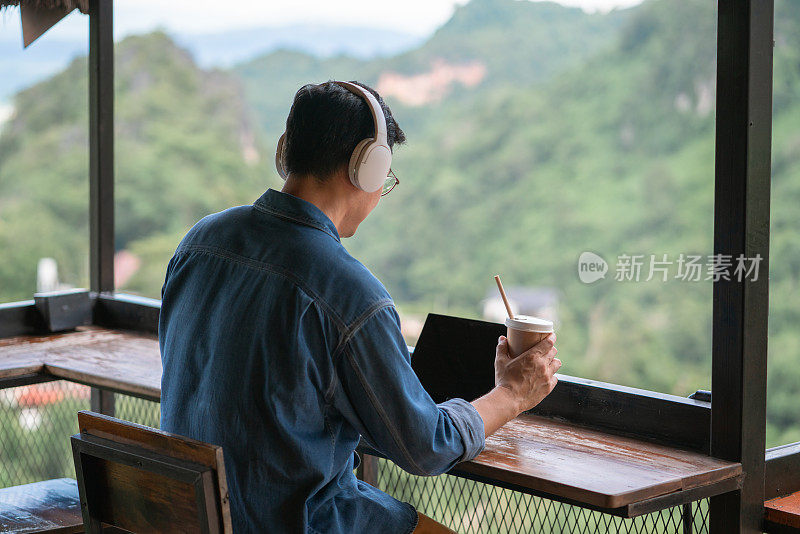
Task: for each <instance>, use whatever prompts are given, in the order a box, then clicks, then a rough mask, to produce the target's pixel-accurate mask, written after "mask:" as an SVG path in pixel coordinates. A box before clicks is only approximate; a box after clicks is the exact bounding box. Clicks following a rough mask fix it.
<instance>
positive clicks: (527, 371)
mask: <svg viewBox="0 0 800 534" xmlns="http://www.w3.org/2000/svg"><path fill="white" fill-rule="evenodd" d="M555 342H556V335H555V334H550V335H549V336H547V337H546V338H544V339H543V340H542V341H540V342H539V343H537V344H536V345H534V346H533V347H531V348H530V349H528V350H527V351H526V352H523V353H522V354H520V355H519V356H518V357H516V358H512V357H511V356H510V355H509V353H508V340H507V339H506V338H505V336H500V339H499V340H498V343H497V355H496V356H495V359H494V382H495V385H496V386H499V387H503V388H506V389H507V390H508V391H510V392H511V395H512V397H513V399H514V400H515V401H516V402H517V407H516V411H517V415H519V414H520V413H522V412H524V411H526V410H530V409H531V408H533V407H534V406H536V405H537V404H539V403H540V402H542V399H544V398H545V397H546V396H547V395H549V394H550V392H551V391H553V388H554V387H556V384H557V383H558V379H557V378H556V377H555V373H556V371H558V369H559V368H560V367H561V360H559V359H558V358H556V354H557V353H558V349H556V347H555Z"/></svg>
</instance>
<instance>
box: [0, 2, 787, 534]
mask: <svg viewBox="0 0 800 534" xmlns="http://www.w3.org/2000/svg"><path fill="white" fill-rule="evenodd" d="M18 3H19V2H0V5H7V4H11V5H16V4H18ZM64 3H65V4H69V6H70V7H74V6H73V4H72V3H70V2H64ZM25 4H26V0H22V5H23V7H24V6H25ZM29 4H31V6H30V7H31V8H34V7H35V8H36V9H43V8H42V7H41V6H42V5H43V4H45V3H44V2H29ZM51 4H54V5H56V4H58V5H60V4H61V2H58V1H56V2H51ZM75 4H76V5H77V6H78V8H79V9H80V10H81V11H82V12H83V13H84V14H85V15H86V16H88V19H89V35H88V38H89V58H88V70H89V72H88V76H89V90H88V101H89V108H90V113H89V146H88V147H87V148H88V152H89V163H90V165H89V170H90V172H89V176H88V181H89V184H90V187H89V217H90V225H89V233H90V235H89V239H90V247H89V250H90V287H89V289H88V290H87V291H80V290H78V291H75V290H73V291H61V292H52V293H47V294H37V295H36V296H35V298H34V295H31V300H26V301H21V302H8V303H3V304H0V388H2V392H1V393H0V421H2V424H0V487H2V489H0V532H18V533H23V532H24V533H29V532H59V533H66V532H84V531H87V532H99V531H101V530H102V527H101V525H102V524H108V525H111V524H115V525H116V526H117V527H118V528H121V529H123V530H121V531H134V532H177V531H195V530H196V531H198V532H230V517H229V515H227V514H228V511H227V507H228V502H227V495H226V494H225V491H224V489H225V481H224V468H223V467H222V466H223V463H224V451H218V450H215V449H214V448H213V447H212V446H209V445H206V444H199V443H196V442H188V444H187V442H183V441H176V442H175V443H178V445H175V444H174V443H173V442H170V441H169V439H172V438H168V437H165V434H159V433H157V432H156V431H154V430H149V429H148V428H144V427H149V428H150V429H157V427H158V424H159V415H160V410H159V399H160V390H161V360H160V355H159V347H158V340H157V328H158V316H159V306H160V302H159V301H157V300H152V299H147V298H143V297H138V296H134V295H128V294H124V293H121V292H118V291H116V290H115V283H114V268H115V266H114V252H115V243H114V238H115V232H114V208H115V204H114V198H115V194H114V193H115V192H114V188H115V181H114V137H113V132H114V99H113V87H114V55H113V39H112V10H113V3H112V1H111V0H88V1H83V2H81V1H78V2H76V3H75ZM717 32H718V33H717V50H718V53H717V92H716V95H717V96H716V110H717V116H716V148H715V154H716V156H715V188H714V230H713V232H714V236H713V243H714V252H715V254H717V253H720V254H721V253H724V254H731V255H733V256H734V257H735V256H737V255H739V254H744V255H745V256H746V257H755V256H756V255H760V256H761V258H763V259H764V260H765V263H767V260H768V258H769V228H770V225H769V219H770V164H771V161H770V141H771V135H772V123H771V109H772V68H773V65H772V47H773V1H772V0H741V1H727V0H720V2H718V20H717ZM43 38H45V39H46V36H45V37H43ZM31 223H32V224H35V223H36V221H31ZM2 261H3V260H2V258H0V262H2ZM762 268H763V267H762ZM768 297H769V278H768V277H766V276H765V277H762V278H760V279H759V280H758V281H753V282H748V281H744V282H741V281H738V282H737V281H736V280H725V279H719V280H717V281H715V282H714V287H713V306H712V307H711V309H710V310H709V313H710V314H711V316H712V324H713V335H712V358H713V363H712V377H711V378H712V379H711V390H710V391H696V392H692V391H687V392H686V396H685V397H682V396H676V395H670V394H664V393H658V392H654V391H648V390H644V389H637V388H633V387H627V386H622V385H616V384H611V383H606V382H599V381H595V380H590V379H584V378H580V377H573V376H566V375H564V376H560V377H559V383H558V385H557V387H556V389H555V390H554V391H553V393H552V394H551V395H550V396H549V397H547V398H546V399H545V401H543V402H542V403H541V404H540V405H539V406H537V407H536V408H534V409H533V410H532V411H530V412H529V413H526V414H524V415H522V416H520V417H518V418H517V419H516V420H514V421H512V422H511V423H509V424H507V425H506V426H505V427H503V428H502V429H501V430H500V431H498V432H497V433H496V434H495V435H493V436H491V437H490V438H488V439H487V444H486V449H485V450H484V451H483V452H482V453H481V454H480V455H479V456H478V457H477V458H475V459H474V460H471V461H468V462H464V463H462V464H459V465H457V466H456V467H455V468H454V469H452V470H451V471H450V472H448V473H447V474H444V475H440V476H435V477H422V476H415V475H411V474H408V473H406V472H404V471H402V470H401V469H399V468H398V467H396V466H395V465H394V464H393V463H392V462H391V461H390V460H388V459H385V458H384V457H383V456H382V454H381V453H380V451H375V450H372V449H370V448H369V447H368V446H367V445H364V446H362V447H360V455H361V459H362V461H361V464H360V466H359V467H358V470H357V476H358V477H359V478H361V479H362V480H364V481H365V482H368V483H370V484H372V485H374V486H376V487H378V488H380V489H382V490H384V491H386V492H388V493H389V494H391V495H393V496H395V497H396V498H398V499H400V500H402V501H406V502H410V503H412V504H413V505H414V506H416V507H417V508H418V509H419V510H420V511H421V512H423V513H425V514H427V515H429V516H431V517H433V518H435V519H436V520H438V521H440V522H442V523H444V524H445V525H448V526H449V527H450V528H452V529H454V530H456V531H457V532H463V533H512V532H513V533H516V532H520V533H533V532H536V533H539V532H547V533H550V532H553V533H562V532H563V533H567V532H575V533H583V532H587V533H588V532H615V533H616V532H620V533H645V532H647V533H650V532H653V533H681V534H687V533H714V534H730V533H735V532H742V533H744V532H747V533H754V532H775V533H781V532H800V443H794V444H789V445H785V446H782V447H777V448H773V449H766V447H765V444H766V391H767V385H766V369H767V352H766V347H767V315H768V307H767V303H768ZM632 327H633V328H635V326H632ZM504 332H505V330H504V327H503V326H502V325H498V324H495V323H490V322H484V321H476V320H470V319H463V318H459V317H450V316H443V315H438V314H430V315H428V318H427V321H426V323H425V326H424V327H423V330H422V334H421V336H420V340H419V341H418V342H417V347H416V349H415V350H414V353H415V355H414V356H413V358H415V359H419V361H422V359H423V358H424V360H425V362H427V363H425V364H422V363H418V364H415V370H416V371H417V372H418V374H419V376H420V379H421V380H422V382H423V384H424V385H425V387H426V389H428V391H429V393H431V396H432V397H433V398H434V399H435V400H437V401H438V400H439V399H441V400H443V399H445V398H447V397H448V396H452V394H453V392H454V391H460V390H459V388H460V387H463V385H464V383H465V382H468V381H469V379H470V377H468V376H458V374H457V373H456V376H451V377H449V378H447V379H445V378H443V377H442V376H441V373H437V372H436V369H437V367H436V362H432V361H431V359H432V358H434V357H435V356H434V354H435V355H436V357H440V358H443V359H448V358H450V359H452V361H456V358H461V359H462V360H461V361H470V360H471V359H474V358H475V357H476V356H477V355H478V351H479V350H480V351H484V350H485V349H486V347H488V350H490V351H491V350H493V348H494V342H495V341H496V339H497V335H498V333H504ZM443 338H447V339H449V340H452V339H453V338H457V339H460V341H457V342H456V343H455V346H453V344H452V343H451V344H449V345H446V344H443V343H442V342H441V339H443ZM459 343H461V345H459ZM448 347H449V348H448ZM482 353H483V352H481V354H482ZM87 410H89V411H91V412H94V413H95V414H102V415H105V416H111V417H113V418H116V419H117V420H119V421H117V420H115V419H110V418H103V417H101V416H96V415H93V414H91V413H85V412H84V413H82V414H81V416H80V417H81V420H80V421H81V422H80V424H79V423H78V421H79V419H78V412H80V411H87ZM132 424H135V425H132ZM136 425H141V426H136ZM12 427H13V428H22V429H24V430H25V431H24V432H11V431H10V430H8V429H10V428H12ZM73 435H74V436H73ZM71 436H73V437H72V438H71ZM175 439H176V440H178V439H179V438H175ZM189 450H191V451H192V452H191V454H189V453H188V452H187V451H189ZM103 451H105V452H103ZM176 451H179V452H176ZM181 451H182V452H181ZM198 451H199V452H198ZM182 454H183V456H181V455H182ZM93 455H95V456H93ZM170 455H177V456H175V457H173V456H170ZM204 455H205V456H204ZM97 458H100V459H101V460H97ZM131 458H135V459H136V460H131ZM176 458H177V459H176ZM209 458H211V460H208V459H209ZM90 460H91V461H90ZM95 460H97V461H95ZM190 460H191V461H190ZM92 462H95V463H92ZM98 462H99V463H98ZM114 462H118V463H120V465H124V466H126V467H125V469H122V468H113V467H112V465H116V464H114ZM137 462H139V463H138V464H137ZM182 462H183V463H182ZM98 466H100V467H98ZM137 466H138V468H141V469H144V471H146V474H145V475H133V474H132V473H133V472H134V471H135V470H136V469H137ZM143 466H144V467H143ZM148 466H149V467H148ZM153 466H155V467H153ZM159 466H160V467H159ZM164 466H168V467H169V468H167V467H164ZM176 466H177V467H176ZM187 466H189V467H187ZM190 468H191V469H196V471H191V469H190ZM187 469H188V470H190V471H191V472H192V473H195V474H196V473H200V475H196V476H197V477H199V478H195V479H192V480H195V481H196V480H206V481H208V480H210V481H211V482H208V484H207V485H205V486H204V485H203V483H199V482H192V484H194V486H191V487H192V488H194V489H193V490H191V491H190V492H189V493H187V494H186V495H188V497H187V500H186V502H185V503H183V504H185V505H186V510H188V511H186V510H184V509H183V508H181V510H182V511H180V512H178V511H175V512H174V515H170V513H169V512H165V510H170V506H164V502H160V501H159V500H158V498H156V497H154V495H155V494H156V493H158V491H156V490H155V489H154V488H153V486H152V481H153V480H155V479H154V478H153V477H159V476H160V477H167V478H169V477H170V476H173V475H174V476H176V477H177V476H179V475H180V473H184V475H185V473H186V472H187V471H186V470H187ZM184 475H180V476H184ZM137 477H139V478H137ZM148 477H150V478H148ZM204 477H206V478H204ZM170 480H172V479H170ZM131 481H133V482H131ZM171 483H172V482H170V484H171ZM125 484H128V485H127V486H126V485H125ZM164 487H167V488H172V486H170V485H169V484H167V485H166V486H164ZM176 487H177V486H176ZM121 488H122V489H121ZM104 495H105V496H111V497H107V498H105V499H104ZM183 497H185V495H184V494H182V493H179V492H176V493H175V494H174V495H172V494H170V495H169V498H174V499H175V502H173V503H171V504H172V505H174V504H175V503H176V502H178V501H179V500H180V499H181V498H183ZM143 503H144V504H143ZM178 508H179V507H178V506H174V509H175V510H177V509H178ZM134 512H135V513H134ZM165 514H166V515H165ZM187 518H188V519H187ZM115 521H116V523H115ZM187 525H189V526H187ZM264 531H265V532H269V526H265V530H264Z"/></svg>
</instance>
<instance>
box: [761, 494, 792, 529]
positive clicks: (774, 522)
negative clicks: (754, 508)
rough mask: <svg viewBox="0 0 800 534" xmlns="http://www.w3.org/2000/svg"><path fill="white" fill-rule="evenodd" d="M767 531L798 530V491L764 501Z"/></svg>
mask: <svg viewBox="0 0 800 534" xmlns="http://www.w3.org/2000/svg"><path fill="white" fill-rule="evenodd" d="M764 520H765V521H766V526H767V527H768V528H767V531H768V532H800V491H798V492H796V493H792V494H790V495H784V496H783V497H777V498H775V499H770V500H768V501H767V502H765V503H764Z"/></svg>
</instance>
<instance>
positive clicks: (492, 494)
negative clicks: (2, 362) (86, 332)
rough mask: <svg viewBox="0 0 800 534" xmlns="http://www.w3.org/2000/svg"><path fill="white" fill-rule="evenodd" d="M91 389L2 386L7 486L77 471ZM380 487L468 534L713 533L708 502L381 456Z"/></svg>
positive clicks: (140, 412) (130, 401) (153, 418)
mask: <svg viewBox="0 0 800 534" xmlns="http://www.w3.org/2000/svg"><path fill="white" fill-rule="evenodd" d="M90 392H91V389H90V388H89V387H87V386H83V385H80V384H75V383H72V382H67V381H62V380H56V381H52V382H45V383H41V384H33V385H29V386H20V387H15V388H9V389H3V390H0V429H2V431H1V432H0V487H6V486H13V485H18V484H27V483H29V482H36V481H39V480H46V479H51V478H60V477H74V476H75V469H74V466H73V461H72V451H71V448H70V443H69V436H71V435H72V434H75V433H77V432H78V424H77V417H76V413H77V412H78V411H79V410H86V409H89V407H90ZM115 410H116V414H115V415H116V416H117V417H119V418H120V419H125V420H127V421H133V422H135V423H139V424H143V425H147V426H151V427H155V428H157V427H158V426H159V418H160V413H161V409H160V404H159V403H157V402H152V401H147V400H143V399H138V398H135V397H130V396H128V395H121V394H116V395H115ZM377 485H378V487H379V488H380V489H382V490H384V491H386V492H387V493H389V494H391V495H393V496H394V497H396V498H398V499H400V500H402V501H405V502H410V503H411V504H413V505H414V506H416V507H417V509H418V510H420V511H421V512H422V513H424V514H426V515H429V516H431V517H433V518H434V519H436V520H438V521H440V522H442V523H444V524H446V525H448V526H450V527H451V528H453V529H454V530H456V531H458V532H460V533H462V534H471V533H476V534H478V533H479V534H487V533H490V534H506V533H525V534H529V533H537V534H538V533H547V534H549V533H559V534H562V533H564V534H566V533H621V534H639V533H657V534H667V533H680V534H684V533H689V532H691V533H693V534H708V501H705V500H704V501H699V502H695V503H692V504H691V505H689V506H688V507H675V508H671V509H668V510H663V511H661V512H656V513H652V514H648V515H645V516H641V517H637V518H634V519H622V518H619V517H615V516H611V515H608V514H603V513H601V512H594V511H591V510H587V509H584V508H580V507H577V506H570V505H567V504H562V503H559V502H556V501H551V500H548V499H542V498H539V497H534V496H531V495H527V494H523V493H519V492H515V491H512V490H507V489H502V488H498V487H496V486H491V485H487V484H482V483H479V482H474V481H471V480H466V479H463V478H459V477H455V476H451V475H442V476H439V477H418V476H414V475H409V474H408V473H405V472H404V471H402V470H401V469H399V468H398V467H396V466H395V465H394V464H393V463H391V462H389V461H386V460H381V459H379V460H378V484H377Z"/></svg>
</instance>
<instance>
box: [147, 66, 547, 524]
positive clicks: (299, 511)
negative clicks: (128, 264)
mask: <svg viewBox="0 0 800 534" xmlns="http://www.w3.org/2000/svg"><path fill="white" fill-rule="evenodd" d="M365 89H366V90H368V91H369V94H367V93H366V91H365ZM370 96H372V97H374V100H373V99H370V98H369V97H370ZM384 125H385V128H383V126H384ZM378 130H380V131H378ZM365 139H366V140H369V141H366V145H365V144H364V143H362V140H365ZM404 140H405V135H404V134H403V132H402V130H401V129H400V127H399V126H398V125H397V123H396V122H395V120H394V118H393V117H392V114H391V111H390V110H389V108H388V107H387V106H386V105H385V104H384V103H383V101H382V100H381V99H380V97H379V96H378V94H377V93H376V92H375V91H374V90H372V89H369V88H367V87H366V86H364V85H361V84H359V85H358V86H351V85H348V84H347V83H344V82H327V83H323V84H320V85H307V86H305V87H303V88H301V89H300V90H299V91H298V92H297V94H296V95H295V99H294V103H293V104H292V108H291V111H290V112H289V117H288V119H287V121H286V133H285V135H284V136H283V137H282V139H281V142H280V144H279V150H278V157H277V166H278V169H279V171H280V172H281V173H282V174H284V175H285V176H286V183H285V186H284V188H283V190H282V191H281V192H279V191H275V190H268V191H267V192H266V193H265V194H264V195H262V196H261V198H259V199H258V200H256V202H255V203H254V204H253V205H251V206H239V207H236V208H231V209H228V210H225V211H223V212H221V213H217V214H214V215H210V216H208V217H206V218H204V219H203V220H201V221H200V222H198V223H197V224H196V225H195V226H194V227H193V228H192V229H191V230H190V231H189V233H188V234H187V235H186V237H185V238H184V239H183V241H182V242H181V244H180V245H179V246H178V248H177V250H176V252H175V255H174V256H173V258H172V260H171V261H170V263H169V266H168V268H167V275H166V281H165V283H164V288H163V290H162V298H163V302H162V308H161V318H160V327H159V340H160V344H161V354H162V361H163V367H164V374H163V378H162V397H161V406H162V408H161V409H162V416H161V426H162V428H163V429H164V430H168V431H170V432H175V433H178V434H182V435H186V436H190V437H193V438H196V439H200V440H203V441H206V442H209V443H214V444H217V445H221V446H222V447H223V451H224V455H225V466H226V473H227V480H228V487H229V493H230V503H231V514H232V519H233V525H234V530H235V531H236V532H270V533H282V532H285V533H291V534H296V533H302V532H308V533H312V534H314V533H321V534H327V533H348V534H356V533H362V532H369V533H384V532H386V533H402V534H405V533H408V532H412V531H415V529H416V531H417V532H422V531H423V530H424V529H437V528H440V527H437V525H438V524H437V523H435V522H433V521H432V520H430V519H429V518H426V517H425V516H422V515H421V514H418V513H417V512H416V511H415V510H414V508H413V507H412V506H411V505H409V504H405V503H402V502H400V501H397V500H396V499H394V498H392V497H390V496H389V495H387V494H385V493H383V492H381V491H379V490H377V489H375V488H373V487H372V486H370V485H368V484H365V483H363V482H361V481H359V480H357V479H356V478H355V476H354V475H353V469H354V468H355V467H356V465H357V463H358V458H357V456H356V454H355V452H354V450H355V448H356V446H357V444H358V442H359V440H360V438H361V437H362V436H363V437H364V439H365V440H367V441H368V442H369V443H370V444H371V445H372V446H374V447H375V448H376V449H377V450H379V451H381V452H382V453H384V454H385V455H386V456H387V457H389V458H390V459H392V460H393V461H394V462H395V463H396V464H397V465H399V466H400V467H402V468H403V469H405V470H407V471H409V472H411V473H415V474H420V475H434V474H439V473H443V472H446V471H447V470H449V469H450V468H451V467H453V466H454V465H455V464H457V463H458V462H461V461H465V460H469V459H471V458H473V457H475V456H476V455H477V454H478V453H479V452H480V451H481V450H482V449H483V446H484V439H485V437H486V436H488V435H490V434H491V433H493V432H494V431H495V430H497V429H498V428H499V427H500V426H502V425H503V424H505V423H506V422H508V421H509V420H511V419H513V418H514V417H516V416H517V415H519V413H521V412H522V411H524V410H527V409H530V408H532V407H533V406H535V405H536V404H537V403H538V402H539V401H541V399H542V398H544V397H545V396H546V395H547V394H548V393H549V392H550V391H551V390H552V388H553V387H554V386H555V382H556V379H555V377H554V376H553V374H554V373H555V371H556V370H557V369H558V368H559V367H560V365H561V362H560V361H559V360H558V359H557V358H556V357H555V354H556V349H555V347H554V346H553V344H554V342H555V336H554V335H551V336H550V337H549V338H548V339H546V340H545V341H543V342H541V343H540V344H538V345H536V346H535V347H534V348H533V349H531V350H530V351H528V352H527V353H525V354H523V355H521V356H519V357H518V358H515V359H511V358H510V357H509V356H508V351H507V343H506V340H505V338H502V337H501V338H500V340H499V343H498V346H497V354H496V359H495V375H496V382H497V386H496V387H495V388H494V389H493V390H492V391H490V392H488V393H487V394H486V395H485V396H484V397H482V398H480V399H477V400H475V401H473V402H472V403H469V402H467V401H466V400H463V399H452V400H449V401H447V402H445V403H442V404H440V405H436V404H434V403H433V401H432V400H431V398H430V397H429V396H428V394H427V393H426V392H425V391H424V390H423V388H422V386H421V384H420V383H419V380H418V379H417V378H416V375H415V374H414V372H413V371H412V369H411V365H410V356H409V353H408V350H407V348H406V344H405V341H404V340H403V337H402V335H401V333H400V320H399V317H398V315H397V311H396V310H395V308H394V304H393V302H392V299H391V297H390V296H389V294H388V293H387V292H386V289H384V287H383V285H381V283H380V282H379V281H378V280H377V279H376V278H375V277H374V276H373V275H372V274H371V273H370V272H369V271H368V270H367V269H366V268H365V267H364V266H363V265H361V263H359V262H358V261H356V260H355V259H354V258H353V257H351V256H350V255H349V254H348V253H347V251H346V250H345V248H344V247H343V246H342V244H341V242H340V238H342V237H349V236H352V235H353V234H354V233H355V231H356V229H357V228H358V225H359V224H360V223H361V222H362V221H363V220H364V219H365V218H366V216H367V215H368V214H369V213H370V212H371V211H372V210H373V209H374V208H375V206H376V205H377V204H378V201H379V199H380V197H381V194H382V192H388V191H389V190H391V188H392V187H393V186H394V185H396V183H397V180H396V179H395V178H394V176H393V174H391V173H389V174H391V176H387V173H386V171H387V169H388V165H389V164H390V162H391V152H390V150H391V148H392V147H393V146H394V144H395V143H402V142H403V141H404ZM382 143H385V144H386V145H388V146H385V145H382ZM357 145H358V147H361V148H363V147H364V146H367V147H372V146H373V145H375V146H377V148H376V152H374V153H373V152H370V154H378V157H379V158H384V159H385V161H383V160H380V161H378V162H377V164H376V163H375V161H376V160H375V158H373V156H372V155H370V156H363V157H361V158H357V157H354V158H351V156H352V154H353V151H354V150H355V149H356V148H357ZM382 146H383V148H381V147H382ZM381 150H383V151H384V152H381ZM369 158H373V159H372V160H370V161H368V162H367V163H366V164H365V166H366V167H369V166H370V165H372V167H369V168H363V169H361V171H359V170H358V169H359V168H360V167H359V166H360V165H361V164H362V163H364V161H366V160H367V159H369ZM362 160H363V161H362ZM379 164H385V165H387V167H386V168H384V169H383V170H379V171H377V172H381V173H382V174H381V175H374V172H376V171H375V169H376V168H379V167H380V165H379ZM375 165H378V166H377V167H375ZM369 172H373V175H369ZM360 173H361V174H363V175H361V176H360ZM368 175H369V176H368ZM376 178H377V179H378V182H377V183H376V181H375V179H376ZM365 180H366V181H368V182H370V185H369V186H365V185H364V183H363V182H364V181H365ZM382 182H386V183H385V184H383V183H382ZM382 185H383V187H381V186H382ZM441 528H443V527H441Z"/></svg>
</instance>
